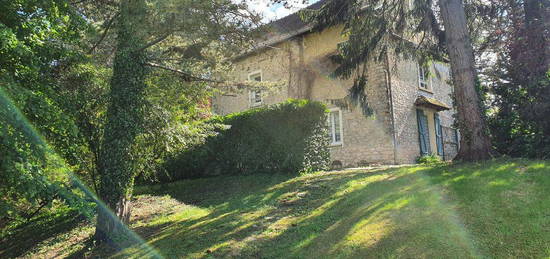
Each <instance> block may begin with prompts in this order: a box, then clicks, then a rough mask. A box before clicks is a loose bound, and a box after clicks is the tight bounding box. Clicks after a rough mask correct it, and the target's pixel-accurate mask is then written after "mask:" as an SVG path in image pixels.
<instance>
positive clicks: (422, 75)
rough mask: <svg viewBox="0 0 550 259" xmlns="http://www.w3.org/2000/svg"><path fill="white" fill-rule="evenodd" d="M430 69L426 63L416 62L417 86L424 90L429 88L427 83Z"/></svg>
mask: <svg viewBox="0 0 550 259" xmlns="http://www.w3.org/2000/svg"><path fill="white" fill-rule="evenodd" d="M429 73H430V69H429V68H428V66H427V65H424V64H421V63H418V87H420V89H424V90H430V84H429V82H430V81H429Z"/></svg>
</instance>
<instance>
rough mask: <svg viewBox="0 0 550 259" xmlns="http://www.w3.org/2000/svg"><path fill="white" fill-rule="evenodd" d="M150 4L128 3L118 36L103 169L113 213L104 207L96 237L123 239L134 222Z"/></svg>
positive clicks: (103, 189) (104, 195) (102, 191)
mask: <svg viewBox="0 0 550 259" xmlns="http://www.w3.org/2000/svg"><path fill="white" fill-rule="evenodd" d="M145 14H146V9H145V1H144V0H122V1H121V2H120V16H119V20H118V28H117V29H118V31H117V49H116V54H115V59H114V65H113V77H112V79H111V89H110V94H109V98H110V99H109V107H108V110H107V121H106V125H105V131H104V139H103V142H102V144H101V145H102V147H101V152H100V156H99V159H100V161H99V164H100V186H99V197H100V198H101V199H102V201H103V202H104V203H105V205H106V206H107V208H103V207H101V206H98V218H97V225H96V233H95V238H96V240H98V241H107V240H112V238H113V237H116V236H120V235H121V234H123V230H124V225H123V224H125V223H128V221H129V219H130V212H131V207H130V198H131V195H132V191H133V186H134V177H135V171H136V167H137V163H136V161H137V159H136V156H138V155H139V154H135V153H134V152H133V151H132V150H133V149H134V148H133V145H134V142H135V138H136V136H137V135H138V134H139V133H140V130H141V128H142V125H143V116H144V114H143V105H144V91H145V76H146V74H147V70H146V67H145V66H144V65H143V64H144V62H145V55H144V53H143V51H139V49H140V48H141V47H143V46H144V45H145V43H146V42H145V35H144V34H145V33H144V31H145V29H144V28H143V26H141V25H143V24H144V23H145V18H146V16H145Z"/></svg>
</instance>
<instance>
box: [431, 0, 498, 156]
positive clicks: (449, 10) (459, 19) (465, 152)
mask: <svg viewBox="0 0 550 259" xmlns="http://www.w3.org/2000/svg"><path fill="white" fill-rule="evenodd" d="M439 6H440V9H441V18H442V20H443V25H444V27H445V39H446V44H447V49H448V52H449V58H450V60H451V69H452V72H453V84H454V86H455V90H454V97H455V102H456V106H457V113H458V127H459V129H460V133H461V139H460V149H459V151H458V155H457V157H456V159H457V160H464V161H476V160H484V159H488V158H490V157H491V156H492V153H493V149H492V145H491V140H490V139H489V135H488V129H487V124H486V122H485V120H484V117H483V115H482V111H481V105H480V104H481V103H480V98H479V94H478V92H477V90H476V86H475V84H476V77H477V75H476V71H475V67H474V54H473V48H472V43H471V41H470V36H469V33H468V28H467V26H466V15H465V12H464V5H463V3H462V0H440V1H439Z"/></svg>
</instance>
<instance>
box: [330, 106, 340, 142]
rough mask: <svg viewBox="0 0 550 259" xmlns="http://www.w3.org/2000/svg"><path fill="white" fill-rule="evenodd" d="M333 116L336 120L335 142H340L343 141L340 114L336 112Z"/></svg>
mask: <svg viewBox="0 0 550 259" xmlns="http://www.w3.org/2000/svg"><path fill="white" fill-rule="evenodd" d="M332 114H333V119H334V142H340V141H341V140H342V137H341V132H340V130H341V129H340V116H339V115H340V112H339V111H335V112H333V113H332Z"/></svg>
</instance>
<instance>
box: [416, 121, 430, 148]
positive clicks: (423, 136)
mask: <svg viewBox="0 0 550 259" xmlns="http://www.w3.org/2000/svg"><path fill="white" fill-rule="evenodd" d="M416 118H417V120H418V136H419V137H418V138H419V141H420V154H421V155H428V154H430V153H431V150H430V135H429V131H428V117H426V115H424V112H423V111H422V110H416Z"/></svg>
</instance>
